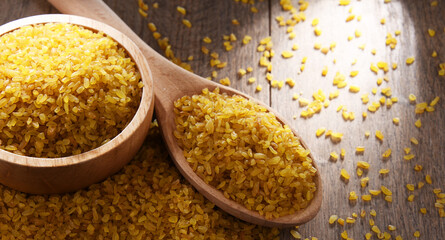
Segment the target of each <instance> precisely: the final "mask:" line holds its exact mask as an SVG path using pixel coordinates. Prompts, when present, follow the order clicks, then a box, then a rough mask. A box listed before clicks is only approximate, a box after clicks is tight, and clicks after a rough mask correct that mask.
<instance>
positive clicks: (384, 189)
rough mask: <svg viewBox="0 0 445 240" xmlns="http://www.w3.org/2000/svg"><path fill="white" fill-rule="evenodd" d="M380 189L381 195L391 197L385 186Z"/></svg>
mask: <svg viewBox="0 0 445 240" xmlns="http://www.w3.org/2000/svg"><path fill="white" fill-rule="evenodd" d="M380 188H381V190H382V192H383V194H385V195H386V196H391V195H392V192H391V190H389V189H388V188H386V187H385V186H383V185H382V186H381V187H380Z"/></svg>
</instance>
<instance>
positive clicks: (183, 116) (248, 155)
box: [174, 88, 317, 219]
mask: <svg viewBox="0 0 445 240" xmlns="http://www.w3.org/2000/svg"><path fill="white" fill-rule="evenodd" d="M174 111H175V114H176V118H175V122H176V127H177V128H176V130H175V134H174V135H175V136H176V137H177V139H178V143H179V145H180V147H181V148H183V150H184V156H185V158H186V159H187V161H188V162H189V163H190V166H191V167H192V169H193V170H194V171H195V172H196V173H197V175H198V176H200V177H201V178H202V179H203V180H204V181H205V182H206V183H208V184H210V185H212V186H214V187H217V186H220V185H221V184H223V183H224V185H223V186H220V187H219V189H220V190H221V191H222V192H223V193H224V195H225V196H226V197H228V198H231V199H232V200H234V201H236V202H238V203H240V204H242V205H244V206H245V207H246V208H247V209H250V210H253V211H257V212H258V213H259V214H261V215H263V216H265V217H266V218H269V219H270V218H276V217H280V216H284V215H288V214H292V213H294V212H296V211H298V210H300V209H303V208H305V207H306V206H307V205H308V204H309V203H310V201H311V199H312V198H313V197H314V192H315V191H316V185H315V182H314V177H315V176H316V175H315V173H316V171H317V170H316V169H315V168H314V167H313V165H312V161H313V160H312V159H311V158H310V157H309V156H308V154H309V151H308V150H307V149H305V148H303V146H302V145H301V144H300V142H299V140H298V138H296V137H295V135H294V134H293V133H292V131H291V130H290V129H289V128H288V127H287V126H282V125H281V123H279V122H278V121H277V120H276V118H275V116H274V115H273V114H272V113H269V112H267V110H266V109H265V108H264V107H262V106H260V105H258V104H256V103H253V102H252V101H249V100H247V99H245V98H243V97H241V96H237V95H234V96H228V95H226V94H220V93H219V89H218V88H217V89H215V90H214V91H213V92H211V91H209V90H208V89H204V90H203V91H202V94H201V95H194V96H192V97H190V96H184V97H182V98H180V99H178V100H177V101H175V110H174ZM279 178H280V179H283V180H284V182H282V183H281V184H278V179H279ZM280 182H281V180H280ZM238 193H243V194H244V197H240V196H239V194H238ZM276 209H280V211H279V212H278V211H276Z"/></svg>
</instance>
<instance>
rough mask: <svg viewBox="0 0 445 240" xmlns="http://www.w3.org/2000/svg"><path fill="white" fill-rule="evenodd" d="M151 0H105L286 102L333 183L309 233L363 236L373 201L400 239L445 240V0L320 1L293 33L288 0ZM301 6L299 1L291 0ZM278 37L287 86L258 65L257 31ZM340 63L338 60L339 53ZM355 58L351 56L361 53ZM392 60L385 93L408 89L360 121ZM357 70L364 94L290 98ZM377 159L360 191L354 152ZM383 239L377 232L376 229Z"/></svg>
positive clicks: (181, 49)
mask: <svg viewBox="0 0 445 240" xmlns="http://www.w3.org/2000/svg"><path fill="white" fill-rule="evenodd" d="M146 2H147V3H149V5H150V10H149V11H148V13H149V16H148V18H147V19H144V18H142V17H141V16H140V15H139V14H138V12H137V4H136V2H134V3H131V4H130V3H128V2H127V1H118V0H107V1H106V3H107V4H108V5H109V6H110V7H111V8H112V9H113V10H114V11H115V12H116V13H117V14H118V15H119V17H121V18H122V19H123V20H124V21H125V22H126V23H127V24H128V25H129V26H130V27H131V28H132V29H133V30H134V31H135V32H136V33H137V34H138V35H139V36H140V37H142V39H143V40H144V41H145V42H147V43H148V44H149V45H150V46H152V47H154V49H155V50H157V51H159V52H160V49H159V48H158V47H157V42H156V40H155V39H154V38H153V37H152V35H151V33H150V32H149V30H148V29H147V28H146V24H147V23H148V22H153V23H155V24H156V25H157V26H158V28H159V29H160V30H159V31H160V32H161V33H162V35H163V36H167V37H169V39H170V43H171V44H172V48H173V50H174V52H175V54H176V55H177V56H180V57H181V59H185V58H186V57H187V56H189V55H193V56H194V60H193V61H191V62H190V64H191V65H192V67H193V69H194V71H195V73H197V74H199V75H201V76H203V77H207V76H209V75H210V74H211V71H212V70H214V69H213V68H211V67H210V66H209V59H210V58H209V56H207V55H203V54H202V53H201V52H200V48H201V46H202V45H204V44H203V43H202V41H201V39H202V38H203V37H205V36H211V37H212V40H213V43H212V44H211V47H209V48H210V49H211V50H214V51H216V52H218V53H219V54H220V58H221V59H228V60H229V59H230V60H231V61H230V64H228V67H226V68H223V69H221V70H219V71H218V77H217V78H216V80H219V79H220V78H222V77H225V76H228V77H229V78H230V79H231V80H232V87H234V88H235V89H238V90H241V91H243V92H245V93H247V94H250V95H252V96H254V97H255V98H257V99H259V100H261V101H263V102H265V103H268V104H270V105H271V106H272V107H273V108H274V109H277V110H278V111H279V112H280V113H281V115H283V116H284V117H285V118H287V119H288V120H289V122H290V123H291V125H292V126H293V127H294V128H295V129H297V131H298V132H299V134H300V135H301V136H302V137H303V139H305V140H306V143H307V144H308V145H309V147H310V148H311V149H312V150H313V154H314V156H315V159H316V161H317V163H318V164H319V168H320V170H321V174H322V176H323V183H324V186H325V188H324V194H323V195H324V199H323V205H322V209H321V210H320V212H319V214H318V215H317V217H316V218H315V219H314V220H312V221H311V222H309V223H307V224H305V225H303V226H300V232H301V233H302V235H303V236H305V237H309V236H315V237H318V239H341V238H340V233H341V232H343V231H344V230H347V232H348V235H349V236H350V237H352V238H354V239H363V238H364V234H365V233H366V232H371V230H370V226H369V223H368V221H369V219H370V217H369V210H370V209H375V210H376V211H377V216H376V217H375V218H374V219H375V222H376V225H378V227H379V228H380V229H382V230H383V229H384V230H385V231H388V230H387V225H389V224H392V225H394V226H396V227H397V230H396V231H394V232H391V234H392V235H393V238H394V236H396V235H401V236H402V237H403V239H414V237H413V233H414V231H416V230H419V231H420V233H421V238H420V239H442V238H443V236H445V223H444V220H443V218H442V219H441V218H439V216H438V213H437V209H436V208H434V202H435V199H436V198H435V195H434V194H433V193H432V189H433V188H442V190H444V189H445V178H444V177H443V172H444V168H445V162H444V161H445V160H444V159H445V151H444V150H443V145H444V144H445V132H444V129H445V121H443V119H444V118H445V110H444V107H443V106H444V102H443V100H444V97H445V96H444V93H445V86H444V85H445V78H444V77H443V76H438V74H437V71H438V64H439V63H440V62H445V59H444V56H445V48H444V47H445V46H444V44H445V33H444V29H443V28H444V26H443V23H444V16H445V4H444V2H443V1H437V2H438V5H437V6H436V7H431V6H430V1H416V0H406V1H401V0H399V1H397V0H392V1H391V2H390V3H388V4H384V3H383V1H351V5H350V6H346V7H340V6H338V1H326V0H314V1H311V3H310V5H309V7H308V10H307V11H306V15H307V20H306V22H304V23H300V24H297V25H296V26H295V27H294V32H296V33H297V37H296V38H295V39H294V40H292V41H289V40H288V38H287V35H286V33H285V32H286V29H285V28H279V27H278V26H277V23H276V21H275V17H276V16H280V15H283V16H288V14H287V13H285V12H283V11H282V10H281V7H280V6H279V1H276V0H271V1H264V2H258V3H255V6H257V7H258V9H259V12H258V13H257V14H252V13H251V12H250V11H249V9H250V5H248V4H242V3H236V2H235V1H229V0H228V1H211V0H202V1H193V2H192V1H191V0H184V1H180V2H179V1H158V2H159V5H160V7H159V8H158V9H154V8H153V7H152V5H151V4H152V3H153V2H154V1H146ZM293 3H294V4H295V5H297V1H293ZM177 5H181V6H184V7H185V8H186V9H187V10H188V11H189V14H187V15H186V18H188V19H190V20H191V22H192V24H193V27H192V28H191V29H187V28H185V27H183V26H182V25H181V24H180V20H181V19H182V15H180V14H179V13H178V12H176V10H175V8H176V6H177ZM2 6H4V7H2V8H1V9H0V22H1V23H4V22H7V21H11V20H14V19H17V18H21V17H24V16H29V15H33V14H41V13H49V12H54V9H52V8H51V7H50V6H49V4H48V3H47V2H45V1H40V0H37V1H11V0H7V1H3V2H2ZM351 7H353V9H352V13H353V14H355V15H356V16H359V15H361V16H362V20H361V21H360V22H357V20H353V21H351V22H349V23H346V22H345V19H346V17H347V16H348V15H349V13H348V10H349V9H350V8H351ZM233 17H235V18H237V19H238V20H239V21H240V23H241V24H240V26H232V25H230V21H231V19H232V18H233ZM313 18H319V19H320V23H319V25H318V26H319V27H320V29H321V30H322V34H321V36H319V37H315V36H314V34H313V27H311V25H310V23H311V21H312V19H313ZM381 18H385V19H386V23H385V24H384V25H381V24H380V19H381ZM428 28H432V29H435V30H436V36H435V37H430V36H428V35H427V29H428ZM355 29H360V30H361V32H362V36H361V37H360V38H357V39H353V40H352V41H347V36H349V35H354V31H355ZM237 30H238V31H239V33H237V34H236V36H237V37H238V39H241V38H242V36H243V34H244V33H248V34H249V35H251V36H253V40H252V42H251V43H250V44H249V45H247V46H244V47H240V46H238V45H240V44H239V41H238V42H237V44H238V45H237V46H236V47H235V49H234V50H232V51H230V52H225V51H224V50H223V47H222V44H223V40H222V35H223V34H229V33H230V32H235V31H237ZM396 30H401V35H400V36H398V37H396V39H397V40H398V44H397V46H396V48H395V49H394V50H390V48H389V47H388V46H386V45H385V36H386V34H387V33H388V32H391V33H392V35H393V36H394V32H395V31H396ZM269 35H271V36H272V37H273V41H274V50H275V51H276V56H275V57H274V58H273V60H272V61H273V66H274V68H273V71H272V73H273V75H274V77H275V78H276V79H277V80H284V78H286V77H292V78H294V79H295V80H296V85H295V87H294V88H289V87H288V86H284V87H283V88H282V89H281V90H277V89H272V88H269V85H268V84H267V81H266V80H265V79H264V74H265V73H264V69H263V68H259V67H258V65H257V64H258V60H259V56H260V53H258V52H256V46H257V43H258V41H259V40H260V39H262V38H263V37H265V36H269ZM334 40H335V41H336V42H337V47H336V48H335V50H334V51H333V52H329V53H328V54H327V55H326V56H325V55H323V54H322V53H320V52H319V51H316V50H314V49H313V45H314V43H315V42H316V41H319V42H320V43H321V44H322V45H323V46H326V45H329V44H330V43H331V41H334ZM294 42H295V43H298V44H299V45H300V49H299V50H298V51H296V52H295V55H294V57H293V58H291V59H286V60H285V59H282V58H281V56H280V53H281V51H282V50H289V49H290V47H291V46H292V43H294ZM364 43H365V44H366V46H365V50H363V51H362V50H360V49H359V48H358V45H360V44H364ZM373 48H375V49H376V55H372V54H371V50H372V49H373ZM434 50H435V51H436V52H437V57H436V58H432V57H431V54H432V52H433V51H434ZM304 56H307V57H308V60H307V63H306V68H305V70H304V71H303V73H301V74H298V73H297V72H298V69H299V68H300V65H301V59H302V57H304ZM408 56H415V59H416V60H415V62H414V64H412V65H410V66H406V64H405V60H406V58H407V57H408ZM334 58H335V59H336V64H333V59H334ZM355 58H356V59H357V63H356V64H355V65H351V63H352V61H353V60H354V59H355ZM378 61H386V62H389V63H392V62H397V63H398V68H397V69H396V70H395V71H392V70H390V71H389V72H388V73H387V75H388V79H389V82H385V81H384V82H383V83H382V85H381V86H380V87H379V90H380V89H382V88H384V87H387V86H390V87H391V89H392V92H393V96H397V97H398V98H399V102H398V103H395V104H394V105H393V106H392V107H391V108H390V109H386V107H383V108H381V109H379V110H378V111H377V112H376V113H374V114H372V113H369V112H368V117H367V118H366V120H362V117H361V114H362V112H363V111H366V108H365V107H366V106H365V105H363V104H362V103H361V102H360V96H361V94H363V93H369V96H370V102H372V101H377V100H378V99H379V98H380V97H381V95H380V91H379V93H378V94H377V95H376V96H374V95H372V94H371V89H372V88H373V87H377V85H376V80H377V77H383V74H382V71H380V72H379V75H375V74H374V73H372V72H371V71H370V70H369V68H370V63H371V62H373V63H377V62H378ZM246 66H252V67H253V68H254V69H255V71H254V74H252V76H256V77H257V81H260V83H261V84H262V85H263V91H261V92H259V93H256V92H255V91H254V87H255V84H254V85H253V86H250V85H248V84H247V82H246V77H244V78H242V79H240V80H236V79H237V77H236V72H237V71H238V69H239V68H245V67H246ZM324 66H328V74H327V76H326V77H322V76H321V70H322V68H323V67H324ZM351 70H358V71H359V74H358V75H357V76H356V77H355V78H350V77H347V80H346V81H347V82H348V85H349V84H354V85H359V86H360V87H361V91H360V92H359V93H357V94H352V93H349V92H348V89H347V88H345V89H341V90H340V96H339V98H338V99H335V100H333V101H332V102H331V104H330V106H329V107H328V108H326V109H322V111H321V113H320V114H316V115H314V116H313V117H312V118H310V119H302V118H300V117H297V119H295V120H293V116H294V115H297V116H299V114H300V112H301V110H302V109H303V108H299V107H298V103H297V102H296V101H293V100H292V94H293V93H300V92H302V94H303V96H304V97H306V98H308V99H311V95H312V93H313V92H315V91H317V90H318V89H322V90H323V91H324V92H325V93H326V94H328V93H329V92H331V91H332V90H334V88H333V86H332V79H333V76H334V75H335V73H336V72H337V71H340V72H342V73H343V74H345V75H346V76H349V72H350V71H351ZM410 93H413V94H415V95H416V96H417V99H418V100H417V102H430V101H431V100H432V99H433V98H434V97H435V96H439V97H441V100H440V101H439V103H438V105H436V107H435V111H434V112H432V113H424V114H422V115H416V114H414V108H415V106H414V105H413V104H410V102H409V100H408V95H409V94H410ZM339 105H345V106H346V107H347V109H348V111H352V112H354V113H355V116H356V119H355V120H354V121H352V122H345V121H344V120H343V119H342V117H341V114H340V113H338V112H336V111H335V110H336V108H337V107H338V106H339ZM393 117H399V118H400V124H399V125H398V126H396V125H394V124H393V123H392V122H391V121H392V118H393ZM417 119H421V121H422V127H421V128H420V129H417V128H416V127H415V126H414V121H416V120H417ZM319 127H326V128H327V129H332V130H334V131H338V132H343V133H344V134H345V136H344V138H343V140H342V141H341V143H339V144H333V143H331V142H330V140H328V139H325V138H324V137H321V138H316V137H315V130H316V129H317V128H319ZM366 130H369V131H370V132H371V136H370V137H369V138H365V136H364V131H366ZM375 130H381V131H382V132H383V134H384V136H385V138H384V141H383V143H379V142H378V141H377V140H376V139H375V135H374V134H375ZM411 137H416V138H417V139H418V140H419V145H413V144H411V143H410V141H409V139H410V138H411ZM359 145H361V146H365V153H364V155H356V154H355V147H357V146H359ZM405 147H410V148H412V150H411V151H412V152H413V153H414V154H415V155H416V157H415V158H414V159H413V160H410V161H406V160H403V156H404V155H405V153H404V148H405ZM341 148H344V149H345V150H346V158H345V160H343V161H341V160H338V161H337V162H331V161H329V153H330V152H331V151H336V152H337V153H338V152H339V150H340V149H341ZM387 148H391V149H392V156H391V158H390V159H388V160H386V161H382V158H381V154H382V153H383V152H384V151H385V150H386V149H387ZM361 160H363V161H368V162H370V163H371V169H370V170H369V171H368V173H367V174H366V175H367V176H369V177H370V183H369V186H368V187H367V188H365V189H364V190H363V191H362V189H361V187H360V185H359V183H360V182H359V178H358V177H357V175H356V174H355V170H356V162H357V161H361ZM415 164H421V165H422V166H423V170H422V171H421V172H415V171H414V170H413V168H414V165H415ZM341 168H345V169H347V170H348V172H349V173H350V174H351V179H350V180H349V182H348V183H347V184H345V183H344V182H343V181H342V180H341V179H340V177H339V174H340V169H341ZM381 168H388V169H390V170H391V172H390V173H389V174H388V176H386V177H380V176H379V174H378V171H379V170H380V169H381ZM426 174H430V175H431V176H432V180H433V184H432V185H429V184H425V186H424V187H423V188H422V189H420V190H417V189H416V190H415V191H414V192H413V194H414V195H415V200H414V202H408V201H407V200H406V198H407V197H408V195H409V194H411V193H410V192H408V191H407V190H406V188H405V185H406V184H407V183H413V184H416V185H417V183H418V182H419V181H423V182H425V180H424V177H425V175H426ZM381 185H385V186H387V187H388V188H390V189H391V190H392V191H393V199H394V200H393V203H386V202H385V201H384V200H383V198H382V196H378V197H376V198H375V199H373V200H372V201H371V202H370V203H366V204H363V203H362V201H361V200H359V201H357V202H356V203H355V204H354V203H352V204H350V203H349V201H348V194H349V192H350V191H355V192H356V193H357V195H359V197H360V196H361V195H362V194H363V193H367V190H368V189H378V188H379V187H380V186H381ZM422 207H425V208H427V211H428V212H427V214H426V215H422V214H421V213H419V209H420V208H422ZM361 209H365V210H366V211H367V215H366V217H365V218H364V219H360V218H358V219H357V222H356V223H355V224H347V226H345V227H340V226H338V224H335V225H334V226H329V224H328V223H327V221H328V218H329V216H330V215H332V214H337V215H339V216H340V217H342V218H346V217H348V216H351V214H352V213H353V212H355V213H359V212H360V210H361ZM281 239H292V237H291V236H290V234H289V231H288V230H283V231H282V234H281ZM374 239H376V238H375V237H374Z"/></svg>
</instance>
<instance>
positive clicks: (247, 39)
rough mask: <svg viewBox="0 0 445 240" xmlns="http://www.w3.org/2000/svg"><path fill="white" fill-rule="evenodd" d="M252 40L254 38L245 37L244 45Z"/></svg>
mask: <svg viewBox="0 0 445 240" xmlns="http://www.w3.org/2000/svg"><path fill="white" fill-rule="evenodd" d="M251 40H252V37H251V36H249V35H245V36H244V38H243V44H244V45H246V44H248V43H249V42H250V41H251Z"/></svg>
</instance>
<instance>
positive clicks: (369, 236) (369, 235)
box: [365, 232, 372, 240]
mask: <svg viewBox="0 0 445 240" xmlns="http://www.w3.org/2000/svg"><path fill="white" fill-rule="evenodd" d="M371 237H372V233H370V232H368V233H366V234H365V239H366V240H369V239H371Z"/></svg>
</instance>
